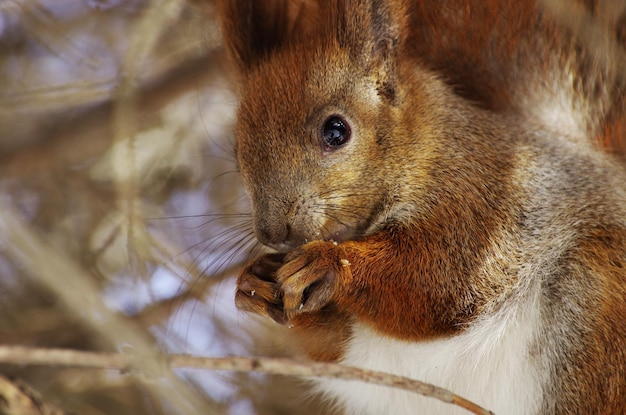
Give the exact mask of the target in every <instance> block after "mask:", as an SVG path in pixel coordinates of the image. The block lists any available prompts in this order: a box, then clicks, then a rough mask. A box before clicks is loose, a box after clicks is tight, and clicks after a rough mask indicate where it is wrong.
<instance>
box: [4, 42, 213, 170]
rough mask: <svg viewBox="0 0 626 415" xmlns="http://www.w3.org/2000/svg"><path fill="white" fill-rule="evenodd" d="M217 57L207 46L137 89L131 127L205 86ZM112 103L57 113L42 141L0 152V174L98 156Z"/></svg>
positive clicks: (107, 142)
mask: <svg viewBox="0 0 626 415" xmlns="http://www.w3.org/2000/svg"><path fill="white" fill-rule="evenodd" d="M222 61H223V53H222V51H221V50H220V49H214V50H210V51H209V52H207V53H206V54H205V55H203V56H200V57H198V58H195V59H192V60H190V61H188V62H185V63H183V64H181V65H180V66H178V67H176V68H174V69H172V70H171V71H169V72H167V73H166V74H164V75H163V76H161V77H159V78H158V79H156V80H154V81H151V82H149V83H147V84H146V85H144V86H141V87H139V89H138V90H137V92H136V101H135V102H136V108H137V113H136V115H137V117H136V120H135V121H136V122H137V128H138V129H141V128H143V127H144V126H145V124H146V118H148V117H147V116H148V115H150V114H153V113H155V112H157V111H159V110H161V109H162V108H164V107H165V106H166V105H167V104H168V103H170V102H172V101H173V100H174V99H176V98H178V97H180V96H181V95H184V94H185V93H188V92H190V91H193V90H197V89H200V88H202V87H204V86H206V85H207V83H208V82H209V81H210V80H212V79H214V78H215V76H216V75H217V74H218V73H220V70H221V63H222ZM114 106H115V103H114V100H113V99H109V100H107V101H105V102H102V103H100V104H98V105H96V106H94V107H92V108H90V109H87V110H83V111H81V112H80V113H79V114H78V115H77V114H75V111H74V112H71V111H68V113H66V114H65V115H60V116H59V118H60V120H59V121H58V122H57V123H56V125H55V126H54V127H53V128H52V129H51V130H50V131H48V132H46V133H45V134H42V135H43V139H42V140H38V141H35V142H33V143H30V144H29V145H28V146H27V147H24V146H15V147H13V148H9V149H4V150H3V151H2V152H0V175H4V176H6V175H19V176H29V175H32V174H36V173H41V172H46V171H50V170H52V169H54V168H55V167H59V166H62V167H65V166H71V165H76V164H81V163H84V162H85V160H89V159H90V158H93V157H96V156H99V155H101V154H102V153H103V152H104V151H105V150H107V149H108V148H109V147H110V146H111V144H112V141H113V127H112V126H113V124H112V120H113V109H114ZM70 112H71V114H70Z"/></svg>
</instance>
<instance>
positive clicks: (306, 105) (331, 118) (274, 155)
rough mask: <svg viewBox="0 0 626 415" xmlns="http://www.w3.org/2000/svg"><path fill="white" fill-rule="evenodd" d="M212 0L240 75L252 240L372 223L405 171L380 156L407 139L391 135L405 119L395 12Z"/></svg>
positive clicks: (353, 231)
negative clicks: (217, 6) (217, 5)
mask: <svg viewBox="0 0 626 415" xmlns="http://www.w3.org/2000/svg"><path fill="white" fill-rule="evenodd" d="M331 3H332V4H331ZM390 3H391V2H390ZM373 4H376V6H373ZM383 4H384V5H383ZM220 7H221V10H220V15H221V20H222V22H221V23H222V29H223V36H224V43H225V45H226V48H227V50H228V52H229V56H230V58H231V61H232V62H233V63H234V66H235V68H236V69H237V75H238V78H239V81H240V82H239V84H240V97H241V102H240V106H239V111H238V120H237V127H236V154H237V160H238V163H239V169H240V171H241V174H242V176H243V180H244V183H245V186H246V189H247V191H248V193H249V195H250V197H251V199H252V204H253V208H254V218H255V229H256V233H257V236H258V238H259V240H260V241H261V242H262V243H264V244H266V245H269V246H272V247H274V248H276V249H278V250H288V249H290V248H293V247H295V246H298V245H300V244H303V243H306V242H307V241H311V240H316V239H326V240H336V241H343V240H347V239H352V238H358V237H359V236H362V235H365V234H368V233H370V232H373V231H374V230H376V229H377V227H379V226H380V225H381V223H382V222H384V221H385V220H386V219H387V217H388V215H389V214H390V211H391V210H392V209H393V205H394V203H395V200H394V198H396V197H397V191H398V187H401V186H402V183H401V181H398V180H396V178H395V177H396V176H398V175H399V173H400V174H404V173H405V172H404V171H402V170H404V169H405V166H403V165H401V164H396V165H394V163H393V162H391V161H390V158H394V157H397V154H401V153H402V152H403V151H406V150H404V149H403V148H402V143H401V142H399V141H398V140H396V139H394V137H395V136H401V135H403V130H402V129H403V128H404V127H405V124H406V120H405V118H406V117H405V116H404V115H403V114H402V112H403V111H401V110H400V105H399V103H400V102H402V100H403V96H402V94H403V92H402V90H401V89H400V88H399V87H398V82H397V71H398V70H397V65H396V57H397V53H398V47H399V45H401V43H402V38H401V32H402V30H401V26H402V25H403V24H404V23H403V21H402V19H401V18H400V17H401V16H403V15H404V14H405V13H404V12H403V11H402V10H396V9H393V10H392V7H391V6H390V5H388V4H386V3H385V2H374V1H365V0H343V1H342V0H339V1H333V2H319V3H315V4H314V3H313V2H307V1H278V0H277V1H267V2H266V1H263V2H257V1H248V2H238V1H229V0H226V1H224V2H223V3H222V4H221V6H220ZM399 16H400V17H399ZM416 112H419V110H417V109H416ZM411 122H413V121H411ZM398 169H399V170H401V171H400V172H396V171H394V170H398Z"/></svg>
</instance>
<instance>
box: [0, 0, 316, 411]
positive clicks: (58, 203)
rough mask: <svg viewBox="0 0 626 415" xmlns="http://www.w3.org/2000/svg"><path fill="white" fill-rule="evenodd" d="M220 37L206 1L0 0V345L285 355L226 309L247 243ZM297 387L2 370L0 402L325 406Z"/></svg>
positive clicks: (73, 407)
mask: <svg viewBox="0 0 626 415" xmlns="http://www.w3.org/2000/svg"><path fill="white" fill-rule="evenodd" d="M219 42H220V41H219V33H218V30H217V27H216V24H215V21H214V18H213V10H212V5H211V3H210V2H204V3H200V2H193V1H181V0H167V1H157V0H153V1H148V0H0V313H1V314H0V315H1V317H0V343H2V344H3V345H26V346H37V347H61V348H73V349H80V350H94V351H116V352H128V353H137V354H138V355H141V356H144V355H146V356H149V355H150V353H151V352H154V351H155V350H156V351H166V352H172V353H191V354H194V355H201V356H218V357H219V356H231V355H243V356H246V355H262V356H289V347H288V341H287V340H286V339H285V338H284V337H283V335H282V331H281V330H280V328H279V327H277V326H275V325H272V324H269V323H267V322H265V321H262V320H259V319H255V318H253V317H250V316H247V315H243V314H241V313H239V312H237V311H236V310H235V308H234V305H233V296H234V275H235V274H236V272H237V268H238V267H239V266H240V265H241V263H242V262H244V261H246V259H247V258H250V257H251V256H256V255H258V254H259V253H260V252H261V249H262V248H261V247H260V246H258V244H257V243H256V242H255V240H254V237H253V235H252V230H251V223H250V215H249V209H248V205H247V200H246V197H245V195H244V193H243V191H242V187H241V184H240V182H239V177H238V174H237V171H236V165H235V163H234V157H233V151H232V144H233V143H232V123H233V116H234V110H235V108H236V100H235V98H234V95H233V92H232V88H231V87H230V84H229V80H228V73H229V71H228V70H227V69H226V68H225V65H224V56H223V53H222V51H221V49H220V46H219ZM148 359H149V358H148ZM306 389H307V385H306V384H305V383H304V382H301V381H297V380H294V379H285V378H281V377H270V376H262V375H259V374H231V373H224V372H219V373H218V372H208V371H200V370H176V371H175V372H171V371H167V370H165V372H164V373H160V374H159V375H158V376H153V377H146V376H144V377H142V376H134V375H127V374H120V373H118V372H116V371H107V370H87V369H80V370H79V369H67V368H54V367H46V366H36V367H35V366H32V367H26V366H18V365H11V364H4V365H0V413H7V414H13V413H21V414H49V413H50V414H51V413H55V414H70V413H72V414H85V415H87V414H120V415H122V414H197V413H202V414H207V415H208V414H241V415H247V414H250V415H253V414H306V413H321V412H326V411H325V410H322V411H321V412H320V409H319V408H315V401H316V399H315V398H311V397H308V396H309V395H308V394H306V393H304V391H305V390H306ZM16 390H17V391H18V392H15V391H16ZM19 391H21V392H19ZM20 393H21V394H22V395H23V396H22V398H24V399H26V400H31V401H32V402H30V403H29V405H30V406H28V405H26V403H25V405H26V406H24V407H23V408H27V409H23V410H22V412H18V411H17V409H16V408H17V406H15V405H17V403H16V402H17V401H15V402H13V401H11V399H17V398H16V396H18V395H20ZM18 397H19V396H18ZM22 398H20V399H22ZM33 402H34V404H33ZM12 405H13V406H12ZM28 408H30V409H28Z"/></svg>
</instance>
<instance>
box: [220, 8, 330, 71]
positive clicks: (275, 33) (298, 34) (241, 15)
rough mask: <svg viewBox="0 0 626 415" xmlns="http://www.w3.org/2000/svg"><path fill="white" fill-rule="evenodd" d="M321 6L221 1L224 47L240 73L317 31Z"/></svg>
mask: <svg viewBox="0 0 626 415" xmlns="http://www.w3.org/2000/svg"><path fill="white" fill-rule="evenodd" d="M318 10H319V5H318V3H317V2H314V1H311V0H218V1H217V12H218V13H217V14H218V18H219V21H220V26H221V31H222V39H223V44H224V46H225V47H226V50H227V53H228V55H229V57H230V59H231V60H232V61H233V63H234V64H235V66H236V67H237V69H238V70H239V71H240V72H241V73H245V72H246V71H249V70H250V69H252V68H254V67H255V66H256V65H258V63H259V62H260V61H261V60H263V59H265V58H266V57H267V56H269V55H270V54H271V53H273V52H274V51H276V50H278V49H280V48H282V47H284V46H285V45H286V44H288V43H290V42H294V41H297V40H298V39H301V38H302V37H304V36H306V35H307V33H308V32H310V31H311V30H312V28H313V27H315V20H316V19H317V16H318V14H319V13H318Z"/></svg>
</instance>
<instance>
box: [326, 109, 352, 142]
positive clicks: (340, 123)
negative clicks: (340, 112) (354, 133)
mask: <svg viewBox="0 0 626 415" xmlns="http://www.w3.org/2000/svg"><path fill="white" fill-rule="evenodd" d="M350 133H351V131H350V126H349V125H348V123H347V122H346V120H344V119H343V118H341V117H339V116H337V115H333V116H331V117H329V118H328V119H327V120H326V121H324V129H323V135H324V144H325V145H327V146H328V147H329V148H330V149H335V148H337V147H341V146H342V145H344V144H346V143H347V142H348V141H350Z"/></svg>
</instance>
